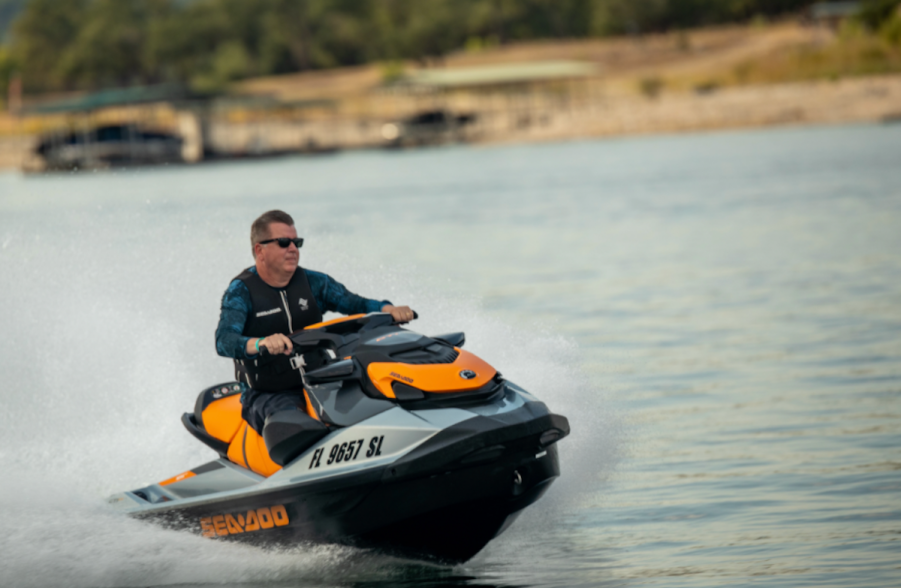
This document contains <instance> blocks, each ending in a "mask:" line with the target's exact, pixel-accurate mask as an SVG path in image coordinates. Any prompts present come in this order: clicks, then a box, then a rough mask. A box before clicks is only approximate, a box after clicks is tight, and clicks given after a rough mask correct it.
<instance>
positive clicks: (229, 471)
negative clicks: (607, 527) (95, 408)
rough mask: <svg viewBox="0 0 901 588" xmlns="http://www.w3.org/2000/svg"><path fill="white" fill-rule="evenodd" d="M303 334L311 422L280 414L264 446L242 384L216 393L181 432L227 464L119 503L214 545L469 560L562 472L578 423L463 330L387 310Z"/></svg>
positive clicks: (207, 393) (298, 338) (301, 355)
mask: <svg viewBox="0 0 901 588" xmlns="http://www.w3.org/2000/svg"><path fill="white" fill-rule="evenodd" d="M291 339H292V341H293V342H294V346H295V352H296V353H297V355H296V356H295V358H296V359H295V360H294V361H293V362H292V363H293V364H294V365H295V366H296V367H297V368H298V370H297V371H298V375H299V377H300V378H301V379H303V383H304V386H303V387H304V390H303V392H298V394H301V393H302V394H303V396H304V399H305V402H306V409H307V410H306V413H304V412H303V411H288V412H283V413H277V414H276V415H273V416H272V417H270V419H269V420H267V423H266V427H265V429H264V436H265V440H264V438H263V436H260V435H258V434H257V433H256V432H255V431H254V430H253V429H251V428H250V427H248V426H247V424H246V423H245V422H244V421H243V420H242V418H241V405H240V400H239V396H240V394H239V393H240V387H239V386H238V384H237V383H236V382H231V383H227V384H221V385H218V386H213V387H212V388H209V389H207V390H204V391H203V392H202V393H201V394H200V396H199V398H198V399H197V404H196V406H195V410H194V413H193V414H191V413H186V414H185V415H184V416H183V417H182V421H183V423H184V425H185V426H186V427H187V429H188V431H190V432H191V433H192V434H193V435H194V436H195V437H197V438H198V439H200V440H201V441H203V442H204V443H206V444H207V445H208V446H209V447H211V448H212V449H213V450H215V451H216V452H218V453H219V456H220V457H219V459H216V460H215V461H211V462H209V463H206V464H204V465H201V466H199V467H196V468H194V469H192V470H189V471H187V472H184V473H182V474H179V475H177V476H175V477H173V478H170V479H168V480H165V481H163V482H160V483H158V484H152V485H150V486H147V487H144V488H139V489H135V490H131V491H128V492H122V493H119V494H116V495H114V496H112V497H110V498H109V502H110V504H111V505H113V506H114V507H115V508H117V509H120V510H122V511H123V512H126V513H128V514H130V515H132V516H135V517H140V518H146V519H150V520H153V521H157V522H161V523H163V524H165V525H167V526H170V527H174V528H180V529H189V530H193V531H195V532H196V533H198V534H202V535H204V536H206V537H221V538H225V539H235V540H242V541H247V542H252V543H258V544H286V543H294V542H298V541H326V542H337V543H344V544H352V545H357V546H362V547H376V548H378V549H380V550H383V551H388V552H392V553H397V554H400V555H407V556H413V557H424V558H429V559H437V560H441V561H448V562H459V561H465V560H467V559H469V558H470V557H472V556H473V555H475V554H476V553H477V552H478V551H479V550H480V549H482V548H483V547H484V546H485V545H486V544H487V543H488V541H490V540H491V539H492V538H493V537H495V536H497V535H498V534H499V533H500V532H502V531H503V530H504V529H505V528H506V527H507V526H508V525H509V524H510V523H511V522H512V521H513V520H514V519H515V518H516V516H517V514H518V513H519V512H520V511H521V510H522V509H523V508H525V507H526V506H528V505H530V504H532V503H533V502H535V501H536V500H537V499H538V498H539V497H540V496H541V495H542V494H544V492H545V491H547V489H548V487H549V486H550V484H551V482H553V480H554V479H555V478H556V477H557V476H558V475H559V472H560V470H559V465H558V460H557V448H556V445H555V443H556V442H557V441H558V440H559V439H561V438H562V437H564V436H566V435H567V434H568V433H569V423H568V422H567V420H566V418H565V417H562V416H559V415H555V414H551V413H550V412H549V411H548V409H547V407H546V406H545V405H544V404H543V403H542V402H539V401H538V400H536V399H535V398H534V397H532V396H531V395H530V394H528V393H527V392H526V391H525V390H523V389H522V388H520V387H519V386H517V385H515V384H513V383H512V382H509V381H507V380H505V379H503V378H502V377H501V375H500V374H499V373H498V372H497V371H496V370H495V369H494V368H492V367H491V366H490V365H488V364H487V363H485V362H484V361H482V360H481V359H479V358H478V357H476V356H475V355H473V354H471V353H468V352H466V351H463V350H462V349H460V347H462V345H463V343H464V336H463V333H454V334H449V335H441V336H436V337H426V336H423V335H420V334H418V333H414V332H412V331H409V330H406V329H404V328H402V327H400V326H399V325H397V324H395V323H394V322H393V321H392V319H391V316H390V315H388V314H384V313H373V314H368V315H357V316H352V317H344V318H341V319H337V320H335V321H329V322H325V323H320V324H318V325H313V326H311V327H308V328H307V329H305V330H303V331H299V332H297V333H295V334H293V335H292V336H291ZM261 361H265V359H262V360H261ZM303 366H305V367H306V370H304V369H303ZM304 372H305V373H304ZM284 415H288V417H287V418H286V417H285V416H284ZM273 419H274V421H275V422H273ZM267 447H269V448H270V450H268V451H267Z"/></svg>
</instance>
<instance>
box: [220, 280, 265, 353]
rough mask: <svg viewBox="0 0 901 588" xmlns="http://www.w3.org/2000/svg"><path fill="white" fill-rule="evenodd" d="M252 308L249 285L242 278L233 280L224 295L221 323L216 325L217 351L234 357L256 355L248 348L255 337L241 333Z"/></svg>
mask: <svg viewBox="0 0 901 588" xmlns="http://www.w3.org/2000/svg"><path fill="white" fill-rule="evenodd" d="M250 309H251V302H250V290H248V289H247V285H246V284H245V283H244V282H242V281H241V280H232V283H231V284H229V285H228V289H227V290H226V291H225V294H223V295H222V307H221V309H220V310H219V325H218V326H217V327H216V353H218V354H219V355H221V356H223V357H231V358H232V359H247V358H248V357H250V356H251V355H256V353H253V352H251V350H250V349H248V347H249V346H251V345H253V343H254V341H255V339H251V338H250V337H245V336H244V335H242V334H241V333H243V332H244V325H245V324H246V323H247V316H248V315H249V314H250Z"/></svg>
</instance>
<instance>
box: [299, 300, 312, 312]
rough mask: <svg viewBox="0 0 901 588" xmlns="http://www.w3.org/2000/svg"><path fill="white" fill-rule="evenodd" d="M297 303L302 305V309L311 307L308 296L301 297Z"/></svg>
mask: <svg viewBox="0 0 901 588" xmlns="http://www.w3.org/2000/svg"><path fill="white" fill-rule="evenodd" d="M297 304H299V305H300V310H307V309H308V308H310V303H309V302H307V299H306V298H301V299H300V300H298V301H297Z"/></svg>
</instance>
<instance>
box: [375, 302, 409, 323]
mask: <svg viewBox="0 0 901 588" xmlns="http://www.w3.org/2000/svg"><path fill="white" fill-rule="evenodd" d="M382 312H387V313H389V314H390V315H391V317H392V318H393V319H394V320H395V322H398V323H409V322H410V321H412V320H413V309H411V308H410V307H409V306H391V305H390V304H386V305H385V306H383V307H382Z"/></svg>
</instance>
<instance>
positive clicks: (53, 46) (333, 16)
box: [0, 0, 901, 93]
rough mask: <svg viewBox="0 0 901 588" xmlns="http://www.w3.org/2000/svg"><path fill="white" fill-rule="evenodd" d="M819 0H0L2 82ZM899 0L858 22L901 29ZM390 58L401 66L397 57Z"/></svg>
mask: <svg viewBox="0 0 901 588" xmlns="http://www.w3.org/2000/svg"><path fill="white" fill-rule="evenodd" d="M810 4H812V2H811V1H810V0H0V27H4V28H3V29H2V30H0V34H2V39H3V42H4V44H3V47H2V49H0V83H4V82H5V81H6V80H7V79H8V78H9V76H10V75H11V73H10V72H13V71H16V72H18V73H19V75H20V76H21V77H22V81H23V86H24V88H25V91H26V92H27V93H37V92H47V91H66V90H81V89H96V88H102V87H120V86H128V85H133V84H153V83H162V82H179V83H187V84H190V85H192V86H193V87H194V88H195V89H198V90H205V91H216V90H218V89H221V88H223V87H225V85H227V84H228V83H229V82H231V81H234V80H239V79H244V78H248V77H254V76H263V75H272V74H280V73H289V72H297V71H304V70H310V69H322V68H331V67H336V66H345V65H358V64H365V63H370V62H376V61H378V62H383V63H387V64H397V63H400V62H401V61H402V60H419V61H421V62H430V61H435V60H440V59H441V57H442V56H443V55H446V54H448V53H449V52H452V51H455V50H459V49H464V48H469V49H470V50H476V49H479V48H484V47H493V46H497V45H502V44H507V43H511V42H517V41H529V40H538V39H573V38H587V37H604V36H612V35H621V34H632V35H638V34H644V33H652V32H664V31H669V30H676V29H686V28H690V27H696V26H702V25H710V24H717V23H727V22H749V21H752V20H754V19H758V20H759V19H763V18H769V17H778V16H779V15H782V14H785V13H790V12H798V11H800V10H802V9H804V8H806V7H807V6H809V5H810ZM899 4H901V0H867V1H865V2H863V3H862V6H863V8H862V10H861V13H860V22H861V23H862V26H865V27H867V28H868V30H872V31H880V32H881V34H882V35H883V37H884V38H885V39H886V40H887V41H888V42H895V43H898V42H899V41H901V16H898V5H899ZM389 67H391V66H390V65H389Z"/></svg>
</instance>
